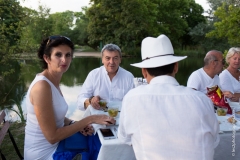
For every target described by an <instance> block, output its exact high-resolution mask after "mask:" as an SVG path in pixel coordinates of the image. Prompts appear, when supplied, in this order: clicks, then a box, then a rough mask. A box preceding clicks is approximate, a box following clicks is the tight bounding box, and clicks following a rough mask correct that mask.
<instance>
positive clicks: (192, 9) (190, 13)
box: [181, 0, 206, 48]
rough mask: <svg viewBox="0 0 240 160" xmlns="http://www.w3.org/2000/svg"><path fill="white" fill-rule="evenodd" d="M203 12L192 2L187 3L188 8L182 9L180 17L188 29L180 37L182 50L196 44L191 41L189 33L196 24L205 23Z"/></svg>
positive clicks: (191, 0) (200, 7)
mask: <svg viewBox="0 0 240 160" xmlns="http://www.w3.org/2000/svg"><path fill="white" fill-rule="evenodd" d="M203 12H204V10H203V8H202V6H201V5H199V4H197V3H195V1H194V0H190V1H189V8H184V11H183V16H182V17H183V19H185V20H186V22H187V24H188V27H187V28H186V30H185V34H184V35H183V36H182V37H181V42H182V48H184V47H185V48H186V46H190V45H196V44H198V41H193V40H192V36H191V35H190V34H189V32H190V31H191V29H193V28H194V27H195V26H197V25H198V24H200V23H203V24H204V23H206V18H205V17H204V16H203V15H202V14H203Z"/></svg>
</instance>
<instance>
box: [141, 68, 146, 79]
mask: <svg viewBox="0 0 240 160" xmlns="http://www.w3.org/2000/svg"><path fill="white" fill-rule="evenodd" d="M142 75H143V77H144V78H145V79H147V70H146V68H142Z"/></svg>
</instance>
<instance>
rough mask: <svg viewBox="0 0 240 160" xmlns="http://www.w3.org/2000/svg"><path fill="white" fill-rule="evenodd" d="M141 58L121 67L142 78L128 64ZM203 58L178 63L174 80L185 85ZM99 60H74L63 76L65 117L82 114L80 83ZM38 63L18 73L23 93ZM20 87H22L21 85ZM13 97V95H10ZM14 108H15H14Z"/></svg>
mask: <svg viewBox="0 0 240 160" xmlns="http://www.w3.org/2000/svg"><path fill="white" fill-rule="evenodd" d="M140 61H141V58H123V60H122V63H121V64H120V65H121V67H123V68H125V69H126V70H128V71H130V72H131V73H133V75H134V77H142V73H141V69H139V68H136V67H133V66H131V65H130V64H132V63H136V62H140ZM202 61H203V58H187V59H185V60H183V61H180V62H179V67H180V69H179V71H178V73H177V75H176V79H177V80H178V82H179V83H180V84H181V85H186V83H187V79H188V77H189V75H190V74H191V73H192V72H193V71H194V70H196V69H198V68H200V67H202V65H203V62H202ZM101 65H102V63H101V59H100V58H91V57H84V58H74V59H73V61H72V64H71V66H70V68H69V70H68V71H67V72H66V73H65V74H64V75H63V77H62V80H61V85H60V88H61V90H62V93H63V95H64V97H65V100H66V102H67V104H68V106H69V109H68V112H67V115H66V116H67V117H69V118H71V119H74V120H79V119H81V117H82V115H83V112H82V111H80V110H78V109H77V96H78V94H79V92H80V90H81V86H82V83H83V82H84V80H85V78H86V77H87V75H88V73H89V72H90V71H91V70H92V69H94V68H97V67H99V66H101ZM41 71H42V69H41V68H40V66H39V64H38V62H36V61H30V60H28V61H25V64H24V65H23V66H22V67H21V70H19V71H18V74H21V80H22V81H21V82H22V84H24V86H26V89H25V92H26V90H27V88H28V87H29V85H30V83H31V82H32V80H33V79H34V77H35V76H36V74H37V73H39V72H41ZM21 86H22V85H21ZM12 96H14V95H12ZM21 105H22V108H23V111H24V114H25V115H26V106H25V98H24V99H23V101H22V103H21ZM14 108H16V106H14ZM8 115H9V118H10V119H11V120H13V121H16V120H19V118H18V117H17V116H16V114H15V113H9V114H8Z"/></svg>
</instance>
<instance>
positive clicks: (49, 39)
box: [47, 36, 71, 45]
mask: <svg viewBox="0 0 240 160" xmlns="http://www.w3.org/2000/svg"><path fill="white" fill-rule="evenodd" d="M58 38H65V39H67V40H69V41H71V39H70V38H68V37H65V36H50V37H48V41H47V45H48V44H49V43H50V42H51V41H52V40H56V39H58Z"/></svg>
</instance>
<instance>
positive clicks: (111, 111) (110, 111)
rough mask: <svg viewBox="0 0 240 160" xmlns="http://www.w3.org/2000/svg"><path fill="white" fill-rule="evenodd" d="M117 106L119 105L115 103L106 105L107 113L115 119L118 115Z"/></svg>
mask: <svg viewBox="0 0 240 160" xmlns="http://www.w3.org/2000/svg"><path fill="white" fill-rule="evenodd" d="M118 108H119V106H117V105H113V106H108V114H109V116H110V117H113V118H114V119H116V117H117V115H118Z"/></svg>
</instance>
